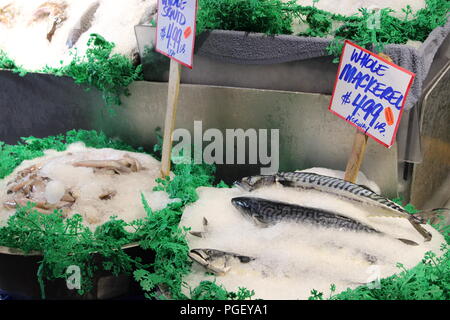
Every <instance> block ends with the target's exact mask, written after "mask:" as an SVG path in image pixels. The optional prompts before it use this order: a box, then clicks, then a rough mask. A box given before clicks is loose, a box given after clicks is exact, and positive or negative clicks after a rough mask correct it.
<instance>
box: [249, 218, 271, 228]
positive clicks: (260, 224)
mask: <svg viewBox="0 0 450 320" xmlns="http://www.w3.org/2000/svg"><path fill="white" fill-rule="evenodd" d="M252 219H253V222H255V224H256V225H257V226H258V227H261V228H267V227H268V226H269V223H267V222H265V221H264V220H262V219H260V218H257V217H255V216H252Z"/></svg>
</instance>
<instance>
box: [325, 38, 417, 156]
mask: <svg viewBox="0 0 450 320" xmlns="http://www.w3.org/2000/svg"><path fill="white" fill-rule="evenodd" d="M414 76H415V74H414V73H412V72H410V71H408V70H406V69H404V68H401V67H399V66H397V65H395V64H393V63H392V62H390V61H388V60H386V59H384V58H382V57H380V56H378V55H376V54H374V53H372V52H370V51H368V50H366V49H364V48H361V47H360V46H358V45H356V44H354V43H352V42H350V41H348V40H347V41H345V45H344V48H343V50H342V55H341V60H340V64H339V68H338V73H337V75H336V82H335V87H334V90H333V95H332V98H331V102H330V106H329V110H330V111H331V112H333V113H334V114H336V115H337V116H338V117H340V118H342V119H344V120H346V121H347V122H348V123H350V124H351V125H353V126H355V127H356V128H358V130H360V131H362V132H363V133H364V134H366V135H368V136H369V137H371V138H373V139H375V140H376V141H377V142H379V143H381V144H382V145H384V146H385V147H388V148H389V147H391V146H392V145H393V143H394V141H395V136H396V134H397V130H398V126H399V124H400V120H401V117H402V113H403V107H404V105H405V102H406V97H407V96H408V92H409V89H410V87H411V85H412V82H413V80H414Z"/></svg>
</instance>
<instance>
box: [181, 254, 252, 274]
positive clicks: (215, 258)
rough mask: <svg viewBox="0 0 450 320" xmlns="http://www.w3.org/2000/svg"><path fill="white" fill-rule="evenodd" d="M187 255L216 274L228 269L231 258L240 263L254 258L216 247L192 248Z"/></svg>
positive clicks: (224, 272) (225, 271)
mask: <svg viewBox="0 0 450 320" xmlns="http://www.w3.org/2000/svg"><path fill="white" fill-rule="evenodd" d="M189 257H190V258H191V259H192V260H193V261H195V262H197V263H198V264H200V265H201V266H203V267H204V268H206V269H207V270H208V271H210V272H213V273H215V274H217V275H224V274H226V273H227V272H228V271H230V269H231V267H230V264H231V261H232V260H238V261H239V262H240V263H249V262H250V261H252V260H255V259H254V258H252V257H247V256H243V255H240V254H236V253H232V252H226V251H221V250H216V249H192V250H191V251H190V252H189Z"/></svg>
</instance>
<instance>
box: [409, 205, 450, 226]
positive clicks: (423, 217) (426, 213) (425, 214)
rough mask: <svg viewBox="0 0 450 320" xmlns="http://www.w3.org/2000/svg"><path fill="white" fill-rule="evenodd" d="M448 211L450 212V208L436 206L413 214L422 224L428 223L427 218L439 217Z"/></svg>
mask: <svg viewBox="0 0 450 320" xmlns="http://www.w3.org/2000/svg"><path fill="white" fill-rule="evenodd" d="M443 212H446V213H447V214H448V213H450V209H449V208H434V209H428V210H422V211H419V212H416V213H413V214H412V216H413V217H414V218H415V219H416V220H417V221H419V222H420V223H421V224H425V223H427V220H429V219H432V218H435V217H438V216H439V214H441V213H443Z"/></svg>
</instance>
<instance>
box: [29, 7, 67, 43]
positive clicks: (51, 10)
mask: <svg viewBox="0 0 450 320" xmlns="http://www.w3.org/2000/svg"><path fill="white" fill-rule="evenodd" d="M67 7H68V5H67V3H65V2H52V1H48V2H44V3H43V4H41V5H40V6H39V7H38V8H37V9H36V10H35V11H34V13H33V18H32V19H31V21H30V22H29V24H30V25H31V24H33V23H37V22H40V21H43V20H47V21H49V23H50V30H49V31H48V32H47V40H48V41H49V42H51V41H52V38H53V35H54V34H55V32H56V29H58V28H59V27H60V26H61V25H62V23H63V22H64V21H65V20H66V19H67V15H66V9H67Z"/></svg>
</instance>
